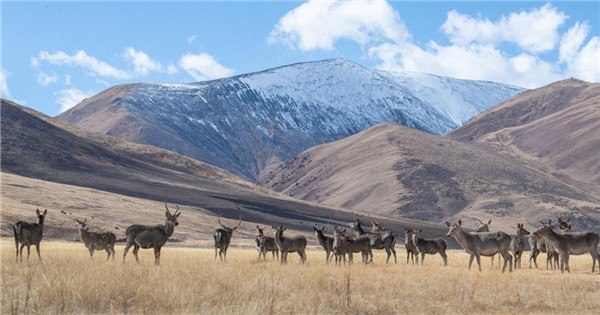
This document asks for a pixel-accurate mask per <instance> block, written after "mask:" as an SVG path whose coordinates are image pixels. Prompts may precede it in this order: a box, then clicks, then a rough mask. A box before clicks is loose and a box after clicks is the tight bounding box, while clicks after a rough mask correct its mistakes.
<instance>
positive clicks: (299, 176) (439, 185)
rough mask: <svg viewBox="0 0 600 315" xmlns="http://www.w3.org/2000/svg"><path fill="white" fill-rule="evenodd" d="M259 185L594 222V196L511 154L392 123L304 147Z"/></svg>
mask: <svg viewBox="0 0 600 315" xmlns="http://www.w3.org/2000/svg"><path fill="white" fill-rule="evenodd" d="M259 184H261V185H264V186H265V187H268V188H272V189H274V190H276V191H281V192H283V193H285V194H288V195H290V196H293V197H297V198H301V199H304V200H310V201H316V202H321V203H324V204H328V205H335V206H343V207H346V208H350V209H355V210H367V211H372V212H377V213H381V214H388V215H394V216H396V217H408V218H413V219H420V220H432V221H436V222H441V221H443V220H446V219H450V218H465V217H467V218H468V217H471V218H475V217H480V218H492V217H494V218H497V219H496V220H495V222H497V224H498V225H497V226H505V227H509V226H512V225H514V223H515V222H516V221H523V222H528V223H529V224H532V225H536V224H537V222H538V220H540V219H545V218H547V217H553V216H555V215H559V214H561V215H573V216H576V217H577V218H576V220H579V224H581V225H582V226H588V227H592V226H593V227H594V228H595V227H597V223H599V222H600V213H599V212H598V210H599V209H598V208H594V207H595V206H596V203H597V202H598V199H597V198H595V197H593V196H592V195H590V194H587V193H585V192H584V191H582V190H579V189H577V188H575V187H572V186H570V185H568V184H565V183H564V182H562V181H560V180H559V179H556V178H554V177H552V176H549V175H547V174H545V173H544V172H540V171H538V170H536V169H534V168H531V167H529V166H527V165H524V164H522V163H521V162H520V161H519V160H518V159H515V158H512V157H507V156H505V155H502V154H498V153H496V152H495V151H493V150H489V149H488V148H487V147H485V146H482V145H470V144H465V143H461V142H457V141H453V140H450V139H447V138H444V137H439V136H435V135H431V134H427V133H423V132H420V131H417V130H414V129H411V128H407V127H403V126H400V125H397V124H393V123H385V124H380V125H377V126H375V127H372V128H370V129H368V130H366V131H363V132H361V133H359V134H356V135H354V136H351V137H348V138H345V139H342V140H339V141H336V142H332V143H328V144H324V145H320V146H317V147H314V148H311V149H309V150H307V151H305V152H303V153H302V154H300V155H298V156H297V157H296V158H295V159H294V160H293V161H291V162H289V163H287V164H285V165H284V166H283V167H281V168H279V169H278V170H276V171H274V172H272V173H270V174H268V175H267V176H265V177H264V178H262V179H261V180H260V181H259Z"/></svg>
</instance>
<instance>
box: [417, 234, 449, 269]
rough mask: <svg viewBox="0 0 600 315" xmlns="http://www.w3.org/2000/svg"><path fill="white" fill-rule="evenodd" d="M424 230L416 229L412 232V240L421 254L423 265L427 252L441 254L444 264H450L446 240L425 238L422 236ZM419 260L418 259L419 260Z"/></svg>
mask: <svg viewBox="0 0 600 315" xmlns="http://www.w3.org/2000/svg"><path fill="white" fill-rule="evenodd" d="M421 232H423V230H421V229H419V230H414V231H413V232H412V241H413V243H414V245H415V247H416V248H417V250H418V251H419V254H421V265H423V262H424V261H425V254H429V255H435V254H438V253H439V254H440V256H442V259H443V260H444V266H448V256H446V248H447V247H448V246H446V241H445V240H443V239H441V238H436V239H425V238H422V237H421V235H420V234H421ZM417 262H418V261H417Z"/></svg>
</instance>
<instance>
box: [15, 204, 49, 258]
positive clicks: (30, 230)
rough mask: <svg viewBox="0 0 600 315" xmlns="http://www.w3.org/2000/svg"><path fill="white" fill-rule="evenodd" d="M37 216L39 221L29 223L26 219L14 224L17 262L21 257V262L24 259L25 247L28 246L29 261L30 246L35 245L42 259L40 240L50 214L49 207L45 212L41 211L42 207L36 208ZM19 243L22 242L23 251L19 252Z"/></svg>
mask: <svg viewBox="0 0 600 315" xmlns="http://www.w3.org/2000/svg"><path fill="white" fill-rule="evenodd" d="M35 214H36V216H37V219H38V222H37V223H29V222H25V221H19V222H17V223H15V224H14V225H13V234H14V236H15V247H16V248H17V256H16V259H17V262H18V261H19V257H20V258H21V262H22V261H23V247H25V246H27V261H29V254H30V246H31V245H35V250H36V251H37V254H38V258H39V259H40V261H42V255H41V254H40V242H41V241H42V237H43V236H44V219H45V218H46V214H48V209H44V213H40V209H36V210H35ZM19 243H21V252H20V254H19Z"/></svg>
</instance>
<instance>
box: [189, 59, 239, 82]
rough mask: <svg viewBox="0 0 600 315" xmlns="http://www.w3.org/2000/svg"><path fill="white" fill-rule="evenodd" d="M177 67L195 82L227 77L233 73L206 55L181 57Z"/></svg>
mask: <svg viewBox="0 0 600 315" xmlns="http://www.w3.org/2000/svg"><path fill="white" fill-rule="evenodd" d="M179 66H180V67H181V68H182V69H183V70H185V71H186V72H187V73H188V74H189V75H191V76H192V77H193V78H194V80H197V81H202V80H211V79H218V78H223V77H228V76H231V75H233V73H234V70H233V69H229V68H226V67H224V66H223V65H221V64H220V63H219V62H217V61H216V60H215V59H214V58H213V57H212V56H211V55H209V54H206V53H200V54H197V55H195V54H189V53H188V54H186V55H184V56H183V57H181V59H180V60H179Z"/></svg>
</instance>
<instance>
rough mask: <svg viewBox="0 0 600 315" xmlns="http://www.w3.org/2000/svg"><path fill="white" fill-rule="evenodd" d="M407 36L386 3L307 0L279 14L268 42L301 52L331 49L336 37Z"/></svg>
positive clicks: (402, 38)
mask: <svg viewBox="0 0 600 315" xmlns="http://www.w3.org/2000/svg"><path fill="white" fill-rule="evenodd" d="M409 38H410V34H409V33H408V31H407V30H406V27H405V26H404V23H403V22H402V20H401V19H400V15H399V14H398V12H396V11H395V10H394V9H393V8H392V7H391V6H390V5H389V3H387V2H385V1H374V0H371V1H369V0H367V1H364V0H349V1H339V0H338V1H314V0H312V1H308V2H306V3H304V4H302V5H300V6H299V7H297V8H295V9H294V10H292V11H290V12H288V13H287V14H286V15H285V16H283V17H282V18H281V19H280V20H279V22H278V23H277V25H276V26H275V29H274V30H273V31H272V32H271V34H270V36H269V39H268V41H269V43H270V44H274V43H284V44H287V45H288V46H290V47H292V48H298V49H300V50H303V51H307V50H313V49H325V50H332V49H333V48H334V44H335V42H336V41H338V40H339V39H350V40H353V41H355V42H357V43H358V44H360V45H366V44H368V43H372V42H379V41H388V40H391V41H393V42H396V43H399V42H403V41H406V40H407V39H409Z"/></svg>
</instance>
